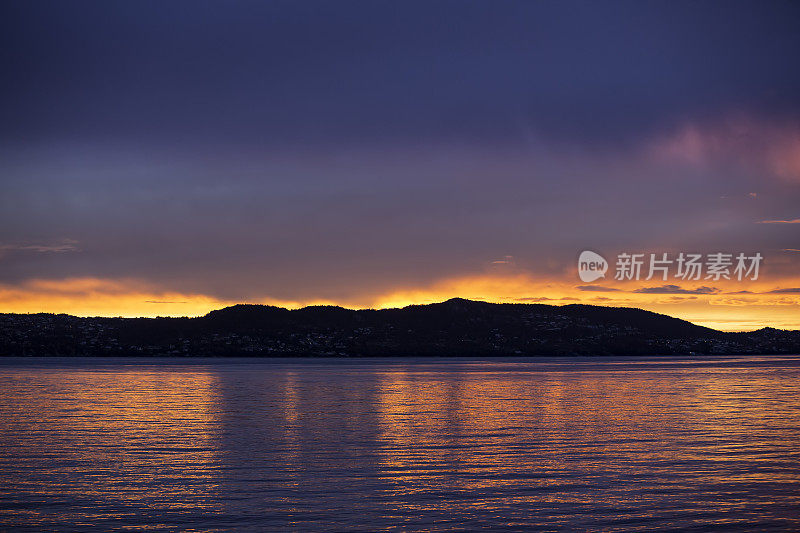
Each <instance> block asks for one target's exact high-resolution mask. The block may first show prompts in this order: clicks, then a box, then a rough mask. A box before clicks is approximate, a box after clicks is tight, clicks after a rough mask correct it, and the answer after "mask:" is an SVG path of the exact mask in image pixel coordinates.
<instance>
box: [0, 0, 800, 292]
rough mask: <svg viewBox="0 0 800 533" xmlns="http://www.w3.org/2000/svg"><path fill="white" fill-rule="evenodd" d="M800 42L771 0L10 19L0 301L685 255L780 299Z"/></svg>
mask: <svg viewBox="0 0 800 533" xmlns="http://www.w3.org/2000/svg"><path fill="white" fill-rule="evenodd" d="M798 27H800V3H797V2H778V1H770V2H675V1H671V2H641V1H637V2H505V1H499V2H489V1H486V2H466V1H433V2H408V1H395V2H381V1H377V2H376V1H369V2H349V1H339V2H327V1H326V2H311V1H296V0H294V1H285V2H283V1H275V2H268V1H260V2H231V1H226V2H222V1H219V2H200V1H192V2H179V1H172V2H160V1H159V2H156V1H152V2H151V1H136V2H129V1H124V2H123V1H102V2H100V1H98V2H80V1H70V2H56V1H53V2H28V1H14V2H4V3H3V4H2V7H0V50H1V52H0V64H1V65H2V72H3V75H2V84H1V85H0V91H2V107H0V157H2V159H0V187H2V193H3V194H2V195H0V243H2V244H1V246H2V247H3V248H2V249H0V254H2V256H0V283H5V284H6V285H7V286H11V287H15V286H16V287H19V286H24V284H25V283H29V282H30V280H32V279H61V278H97V279H107V280H139V281H141V282H142V283H147V284H150V286H153V287H157V288H163V289H165V290H166V289H170V290H176V291H179V292H182V293H191V294H204V295H209V296H210V297H214V298H229V299H260V298H270V297H273V298H281V299H296V300H308V299H312V298H322V299H330V300H335V301H343V302H344V301H350V300H353V299H358V298H361V299H360V300H359V301H366V300H364V299H365V298H367V299H368V298H369V297H370V296H371V295H376V294H381V293H384V292H386V291H391V290H394V289H395V288H398V287H401V288H409V287H416V286H425V285H426V284H431V283H436V282H437V280H441V279H447V278H451V277H454V276H468V275H479V274H482V273H485V269H486V268H487V265H491V264H495V263H493V261H496V260H498V258H503V257H505V256H507V255H508V256H513V257H514V258H515V265H516V268H518V269H520V271H522V272H525V273H526V274H530V275H532V276H534V277H536V278H537V279H542V280H556V279H561V278H564V276H567V274H565V272H567V270H568V266H570V265H571V264H572V261H573V259H574V257H575V256H576V254H577V253H578V252H579V251H580V250H582V249H585V248H592V249H598V250H601V251H608V252H609V253H611V252H616V251H619V250H633V249H638V250H644V251H659V250H678V249H684V248H695V249H700V250H706V249H708V250H713V249H732V251H739V249H741V251H754V250H756V249H763V250H764V251H765V253H766V252H767V251H773V252H774V253H777V254H778V257H777V259H775V261H773V265H775V266H774V270H773V272H774V275H775V276H776V278H775V279H776V284H780V283H783V282H782V281H779V280H785V279H787V277H791V275H792V273H793V272H796V270H797V269H796V267H797V257H796V256H795V255H791V253H782V252H780V250H784V249H790V248H800V242H798V239H797V236H798V232H797V230H796V228H798V227H800V226H798V225H793V224H759V222H760V221H762V220H767V219H769V220H793V219H795V218H797V217H798V216H800V212H798V210H797V206H798V200H800V192H799V190H798V184H800V155H798V154H800V69H798V68H797V64H796V63H797V57H798V52H800V31H798ZM64 243H68V244H67V245H65V244H64ZM59 246H61V247H62V248H63V247H64V246H66V247H67V249H68V250H67V251H65V250H63V249H62V250H60V251H47V250H50V249H51V248H52V249H53V250H56V249H58V248H59ZM37 247H38V248H37ZM781 254H782V255H781ZM787 283H788V281H787Z"/></svg>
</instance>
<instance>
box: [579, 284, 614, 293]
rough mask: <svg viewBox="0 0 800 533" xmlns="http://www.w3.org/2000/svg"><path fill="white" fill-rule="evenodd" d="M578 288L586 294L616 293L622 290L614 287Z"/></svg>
mask: <svg viewBox="0 0 800 533" xmlns="http://www.w3.org/2000/svg"><path fill="white" fill-rule="evenodd" d="M576 288H577V289H578V290H580V291H586V292H616V291H619V290H620V289H615V288H614V287H603V286H602V285H578V286H577V287H576Z"/></svg>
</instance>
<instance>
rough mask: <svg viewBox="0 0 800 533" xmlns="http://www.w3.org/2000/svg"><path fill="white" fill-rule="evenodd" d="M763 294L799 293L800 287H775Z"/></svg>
mask: <svg viewBox="0 0 800 533" xmlns="http://www.w3.org/2000/svg"><path fill="white" fill-rule="evenodd" d="M765 294H800V287H794V288H787V289H775V290H772V291H767V292H766V293H765Z"/></svg>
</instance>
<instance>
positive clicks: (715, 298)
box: [0, 274, 800, 331]
mask: <svg viewBox="0 0 800 533" xmlns="http://www.w3.org/2000/svg"><path fill="white" fill-rule="evenodd" d="M723 281H724V280H723ZM644 284H646V285H647V286H658V285H666V284H667V283H666V282H663V283H658V282H653V281H652V280H651V281H649V282H642V281H639V282H614V281H607V282H604V283H596V284H593V285H592V286H594V287H598V288H604V287H605V288H608V289H611V290H590V291H586V290H581V289H579V288H578V286H580V285H584V284H581V283H580V282H577V280H576V281H572V282H568V281H566V280H544V279H537V278H535V277H533V276H531V275H529V274H513V275H508V274H505V275H500V274H481V275H474V276H464V277H458V278H451V279H444V280H441V281H439V282H437V283H434V284H431V285H429V286H427V287H414V288H405V289H403V288H399V289H395V290H390V291H386V292H383V293H381V294H377V295H371V294H362V295H358V294H355V295H354V296H353V298H352V299H349V300H348V301H333V300H327V299H309V300H279V299H272V298H264V299H259V300H251V301H248V302H246V303H258V304H267V305H276V306H280V307H285V308H288V309H296V308H300V307H304V306H307V305H340V306H342V307H347V308H351V309H356V308H375V309H385V308H392V307H404V306H407V305H412V304H428V303H435V302H441V301H444V300H447V299H449V298H453V297H460V298H466V299H470V300H481V301H486V302H493V303H543V304H548V305H567V304H589V305H602V306H614V307H638V308H642V309H647V310H650V311H654V312H657V313H663V314H666V315H670V316H674V317H677V318H683V319H685V320H689V321H691V322H694V323H695V324H699V325H704V326H708V327H712V328H715V329H721V330H727V331H742V330H753V329H758V328H761V327H764V326H771V327H776V328H783V329H800V313H798V311H800V309H799V308H798V306H800V294H791V293H785V294H780V293H770V292H769V291H772V290H774V289H775V283H774V282H772V283H769V284H767V283H766V282H749V283H748V284H747V285H746V287H745V286H744V285H743V284H742V283H738V282H733V281H725V282H724V283H723V282H714V283H713V285H714V286H715V287H718V288H719V292H715V293H713V294H701V293H696V294H687V293H685V292H684V293H680V292H675V293H664V294H653V293H637V292H633V291H635V290H636V289H640V288H641V287H642V286H644ZM703 285H709V283H703V282H702V281H698V282H695V284H693V285H689V284H684V290H686V289H688V290H694V289H697V288H698V287H701V286H703ZM781 285H782V286H783V287H798V286H800V280H782V282H781ZM743 288H746V289H747V291H750V292H747V293H744V294H736V293H737V292H741V291H742V289H743ZM237 303H244V302H241V301H233V300H225V299H220V298H216V297H214V296H211V295H206V294H186V293H179V292H175V291H164V290H159V289H158V288H157V287H153V286H151V285H148V284H147V283H145V282H142V281H138V280H125V279H123V280H106V279H95V278H73V279H64V280H31V281H28V282H26V283H23V284H21V285H18V286H9V285H0V312H4V313H40V312H46V313H67V314H71V315H76V316H123V317H156V316H201V315H204V314H206V313H208V312H209V311H212V310H214V309H220V308H222V307H226V306H230V305H234V304H237Z"/></svg>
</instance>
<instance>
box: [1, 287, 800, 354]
mask: <svg viewBox="0 0 800 533" xmlns="http://www.w3.org/2000/svg"><path fill="white" fill-rule="evenodd" d="M691 353H698V354H756V353H757V354H776V353H800V332H798V331H781V330H776V329H772V328H764V329H762V330H759V331H755V332H748V333H725V332H721V331H716V330H713V329H710V328H705V327H702V326H697V325H695V324H692V323H690V322H687V321H685V320H680V319H677V318H673V317H669V316H666V315H660V314H657V313H652V312H650V311H644V310H642V309H632V308H622V307H601V306H591V305H565V306H551V305H544V304H494V303H486V302H476V301H471V300H464V299H460V298H454V299H451V300H447V301H446V302H441V303H436V304H429V305H412V306H408V307H404V308H402V309H383V310H374V309H361V310H352V309H344V308H341V307H335V306H311V307H305V308H302V309H296V310H288V309H284V308H281V307H273V306H267V305H244V304H242V305H234V306H232V307H227V308H224V309H219V310H216V311H212V312H210V313H208V314H207V315H205V316H202V317H197V318H79V317H74V316H70V315H54V314H46V313H39V314H0V355H3V356H14V355H17V356H21V355H24V356H28V355H76V356H109V355H182V356H184V355H185V356H212V355H213V356H339V355H341V356H412V355H416V356H419V355H436V356H512V355H644V354H649V355H656V354H691Z"/></svg>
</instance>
